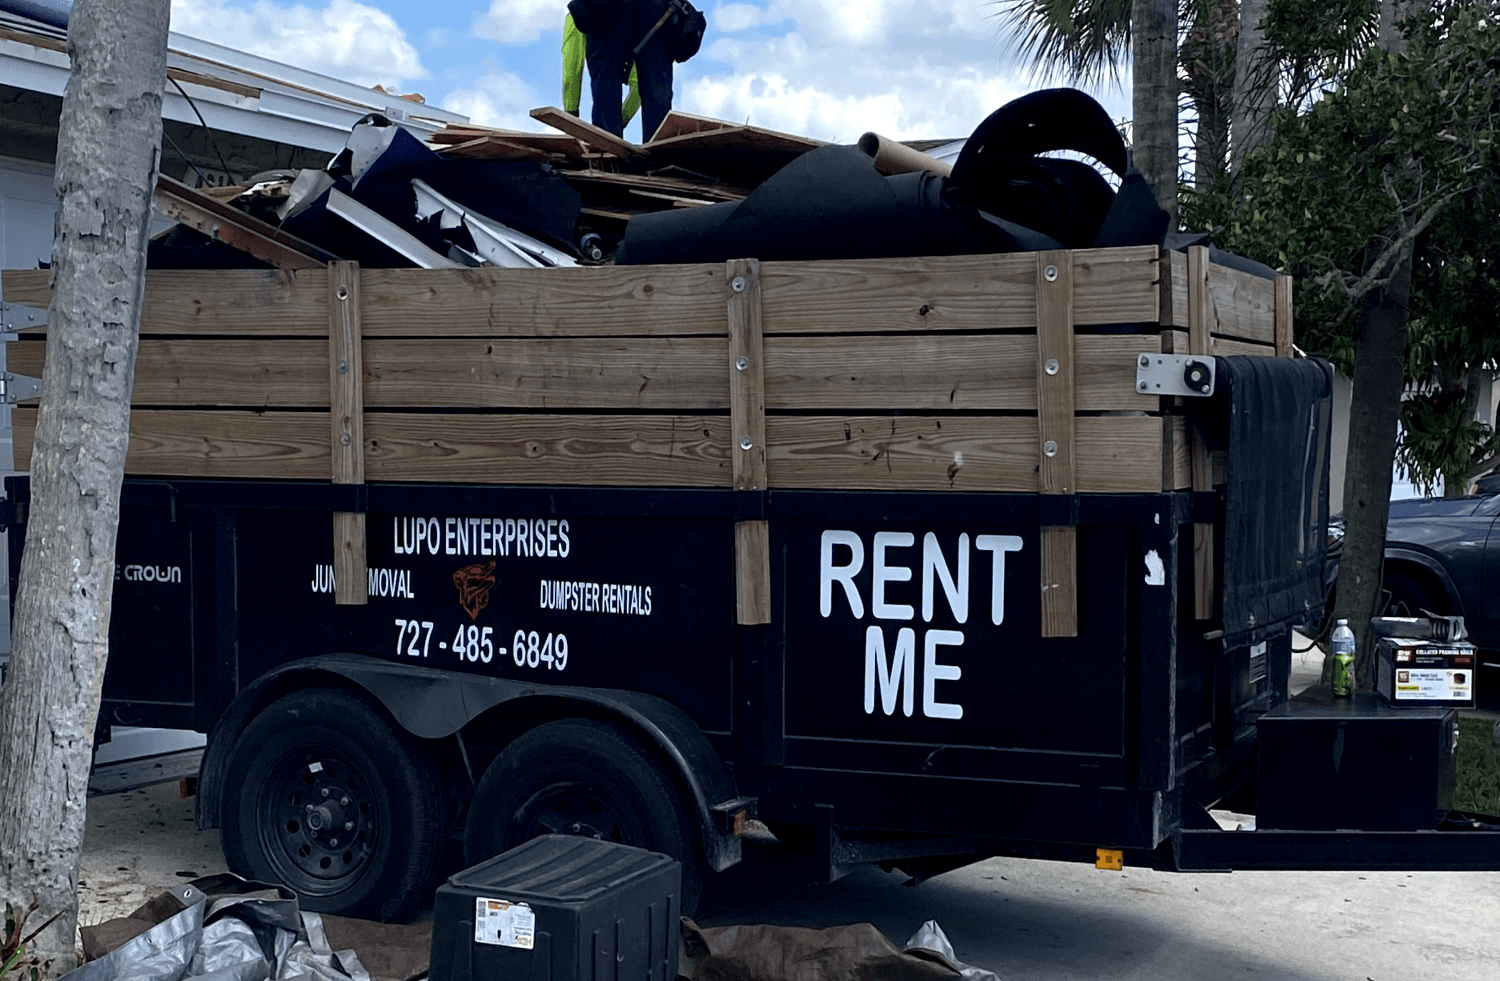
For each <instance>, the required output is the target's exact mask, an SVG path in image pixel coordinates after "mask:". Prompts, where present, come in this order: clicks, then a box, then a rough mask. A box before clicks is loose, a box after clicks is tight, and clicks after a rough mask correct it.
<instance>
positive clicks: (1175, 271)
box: [1161, 250, 1188, 329]
mask: <svg viewBox="0 0 1500 981" xmlns="http://www.w3.org/2000/svg"><path fill="white" fill-rule="evenodd" d="M1166 255H1167V260H1168V262H1169V263H1170V265H1171V274H1172V281H1171V283H1170V284H1169V288H1170V290H1171V293H1172V301H1171V304H1170V306H1169V309H1167V310H1165V311H1163V314H1164V316H1163V317H1162V321H1161V322H1162V325H1163V326H1165V325H1167V324H1171V325H1172V326H1173V327H1182V328H1184V329H1186V328H1187V325H1188V308H1187V302H1188V301H1187V274H1188V272H1187V255H1186V253H1183V252H1178V251H1175V250H1172V251H1169V252H1167V253H1166Z"/></svg>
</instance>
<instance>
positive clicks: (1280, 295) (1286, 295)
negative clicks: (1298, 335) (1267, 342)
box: [1276, 275, 1294, 358]
mask: <svg viewBox="0 0 1500 981" xmlns="http://www.w3.org/2000/svg"><path fill="white" fill-rule="evenodd" d="M1293 336H1294V331H1293V319H1292V277H1290V276H1286V275H1282V276H1277V277H1276V356H1277V357H1278V358H1290V357H1291V356H1292V342H1293Z"/></svg>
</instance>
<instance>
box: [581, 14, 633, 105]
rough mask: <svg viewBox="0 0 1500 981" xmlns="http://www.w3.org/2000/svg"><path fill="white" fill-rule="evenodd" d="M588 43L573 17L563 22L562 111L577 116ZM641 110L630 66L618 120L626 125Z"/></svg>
mask: <svg viewBox="0 0 1500 981" xmlns="http://www.w3.org/2000/svg"><path fill="white" fill-rule="evenodd" d="M587 55H588V39H587V38H586V37H585V36H584V33H583V32H582V31H580V30H579V29H578V25H576V24H574V23H573V15H572V14H568V15H567V16H566V17H564V18H563V43H562V56H563V110H564V111H565V112H571V113H572V114H573V115H575V116H576V115H578V106H579V103H580V102H581V101H582V100H583V66H584V64H585V63H586V62H587V60H588V58H587ZM640 108H641V83H640V82H639V81H638V80H637V79H636V77H635V66H634V65H631V66H630V93H629V94H628V95H626V97H625V104H624V105H623V106H621V107H620V119H621V121H622V122H624V123H625V124H627V125H628V124H629V123H630V121H631V120H632V119H634V118H635V114H636V113H637V112H638V111H639V110H640Z"/></svg>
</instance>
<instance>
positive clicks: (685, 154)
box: [427, 106, 826, 235]
mask: <svg viewBox="0 0 1500 981" xmlns="http://www.w3.org/2000/svg"><path fill="white" fill-rule="evenodd" d="M531 115H532V118H534V119H536V120H538V121H540V122H544V123H546V124H548V125H549V126H552V127H554V128H555V129H558V130H561V132H558V133H528V132H521V131H517V130H503V129H490V128H487V127H483V126H474V125H470V124H461V125H453V126H448V127H445V128H444V129H442V130H439V131H438V132H436V133H434V134H432V135H431V136H429V137H428V138H427V139H428V143H429V144H431V145H433V146H434V147H435V148H437V149H438V151H439V152H440V153H442V154H443V155H445V156H450V157H459V158H462V159H468V160H532V161H536V162H539V163H549V164H552V165H553V166H554V167H555V168H556V169H557V172H558V173H559V174H561V175H562V176H563V177H564V178H565V179H566V180H568V181H569V182H570V183H572V184H573V186H574V187H575V188H576V189H577V190H578V192H579V193H580V194H581V195H582V197H583V214H584V215H585V217H586V218H587V219H590V220H592V221H594V222H602V223H603V224H602V226H601V227H602V229H603V230H606V231H610V232H613V233H615V234H617V235H618V234H623V228H624V223H625V222H626V221H628V220H629V219H630V218H633V217H635V216H636V215H640V214H646V213H648V212H652V211H661V210H667V209H672V208H691V207H700V206H702V205H707V204H719V203H723V202H727V201H739V200H742V199H744V198H745V197H746V196H748V195H749V194H750V192H751V191H753V190H754V189H755V188H756V186H758V185H759V184H760V183H761V182H763V181H765V180H766V179H767V178H769V177H770V176H771V175H772V174H774V173H776V172H777V171H778V170H780V169H781V168H782V167H784V166H786V165H787V164H789V163H791V162H792V161H793V160H795V159H796V158H797V157H799V156H801V155H802V154H803V153H806V152H807V151H809V150H814V149H817V148H818V147H820V146H825V145H826V144H824V143H823V141H821V140H814V139H811V138H809V137H805V136H797V135H794V134H791V133H779V132H776V131H775V130H769V129H764V128H761V127H758V126H747V125H740V124H737V123H731V122H728V121H726V120H722V119H710V118H708V117H705V116H694V115H692V114H690V113H685V112H680V111H678V110H676V109H674V110H672V111H670V112H668V113H667V116H666V118H665V119H663V120H662V124H661V126H660V127H659V128H658V129H657V133H656V136H655V138H653V139H652V140H651V141H650V142H647V143H642V144H635V143H630V142H629V141H627V140H625V139H623V138H621V137H618V136H615V135H614V134H612V133H608V132H605V131H604V130H600V129H599V128H598V127H596V126H594V125H593V124H591V123H588V122H586V121H584V120H582V119H580V118H578V117H577V116H574V115H571V114H569V113H566V112H564V111H563V110H561V109H557V108H555V107H551V106H544V107H541V108H538V109H533V110H532V112H531ZM611 226H612V227H611Z"/></svg>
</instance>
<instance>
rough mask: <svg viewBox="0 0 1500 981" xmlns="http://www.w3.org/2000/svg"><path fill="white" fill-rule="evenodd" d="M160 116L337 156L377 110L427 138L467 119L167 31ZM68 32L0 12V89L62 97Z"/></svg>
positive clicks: (65, 78) (65, 79) (66, 62)
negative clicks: (7, 87)
mask: <svg viewBox="0 0 1500 981" xmlns="http://www.w3.org/2000/svg"><path fill="white" fill-rule="evenodd" d="M167 48H168V51H167V71H168V77H169V78H170V79H171V81H172V82H175V83H177V85H181V86H182V88H183V89H184V90H185V91H186V93H187V95H188V96H190V97H191V99H192V103H191V104H190V103H189V101H188V99H187V98H185V97H184V96H183V94H182V93H181V92H179V91H178V89H177V85H174V84H171V83H170V82H169V83H168V84H167V86H166V87H165V89H164V91H163V93H162V116H163V117H164V118H166V119H170V120H174V121H177V122H182V123H190V124H193V125H197V124H198V122H199V120H198V116H197V114H196V113H195V112H194V106H196V107H197V110H198V112H201V113H202V114H203V119H204V121H206V122H207V124H208V125H209V126H210V127H212V128H213V129H216V130H223V131H225V132H230V133H238V134H241V135H244V136H255V137H260V138H262V139H267V140H272V141H274V142H278V143H287V144H290V145H292V146H299V147H307V148H309V149H315V150H326V151H328V152H331V153H332V152H337V151H338V150H340V149H342V148H343V146H344V141H345V140H346V139H347V138H348V135H349V130H350V129H351V128H352V127H353V126H354V124H355V123H356V122H357V121H358V120H359V119H360V118H362V117H363V116H365V115H367V114H368V113H371V112H381V113H385V114H386V115H388V116H389V117H390V118H391V119H394V120H396V121H398V122H400V123H402V124H403V125H406V126H409V127H411V128H412V129H413V130H415V131H416V132H417V133H418V134H420V135H423V136H426V135H428V134H431V133H434V132H436V131H437V130H440V129H441V128H442V127H444V126H446V125H449V124H454V123H463V122H466V121H467V117H465V116H463V115H460V114H459V113H453V112H448V111H446V110H444V109H440V108H437V107H436V106H429V105H425V104H422V103H417V102H410V101H407V100H405V99H402V98H401V97H399V96H393V95H388V94H385V93H383V92H379V91H376V90H375V89H368V88H365V87H363V86H359V85H354V84H352V83H350V82H344V81H341V80H339V79H336V78H331V77H329V76H327V75H320V74H318V73H316V72H310V71H305V70H303V69H300V68H294V67H292V66H291V65H284V64H281V63H279V62H276V61H273V60H271V59H269V58H262V57H259V56H258V55H252V54H249V53H247V52H244V51H237V50H235V49H233V48H227V47H224V46H223V45H219V44H213V43H212V42H209V41H201V40H198V39H197V38H191V37H187V36H185V35H182V34H178V33H175V32H174V33H172V34H170V35H169V36H168V42H167ZM69 67H70V66H69V62H68V54H67V43H66V34H65V32H64V31H61V30H58V29H56V28H52V27H48V26H46V25H44V24H40V23H37V22H36V21H32V20H28V19H26V18H23V17H17V16H15V15H10V14H3V13H0V84H6V85H11V86H14V87H16V88H20V89H24V90H27V91H32V92H40V93H43V94H46V95H53V96H61V95H62V94H63V90H64V88H65V87H66V86H67V82H68V72H69Z"/></svg>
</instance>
